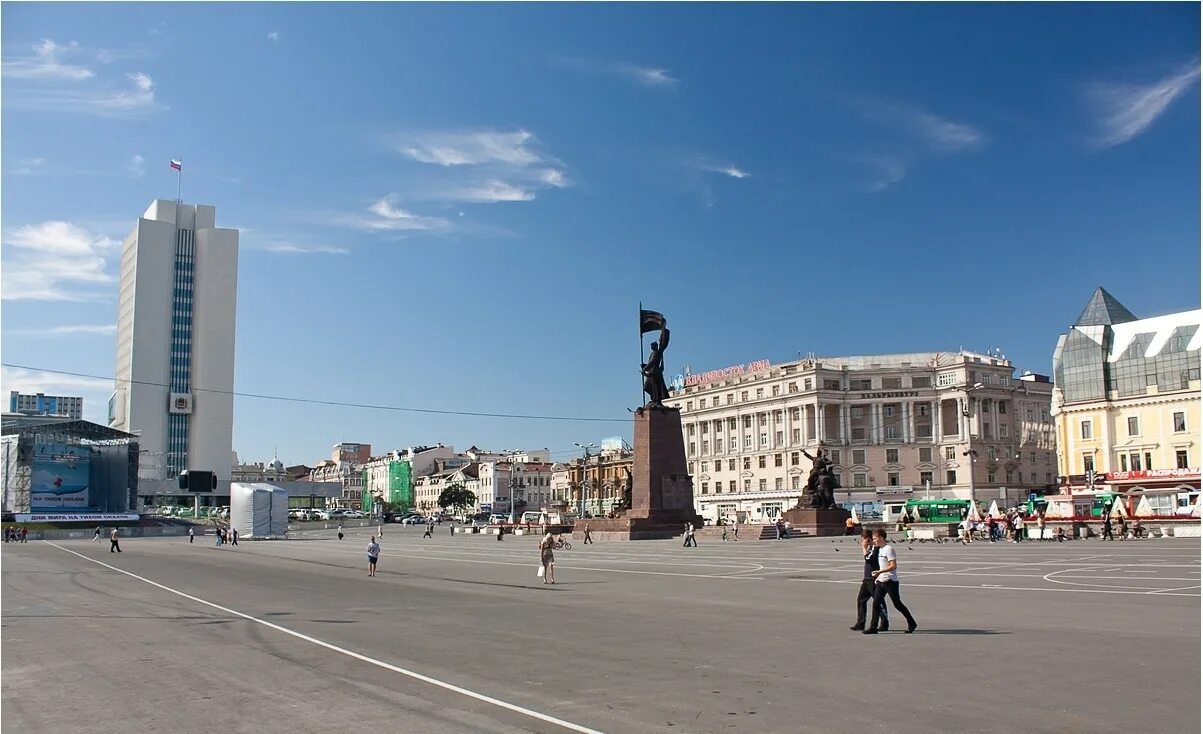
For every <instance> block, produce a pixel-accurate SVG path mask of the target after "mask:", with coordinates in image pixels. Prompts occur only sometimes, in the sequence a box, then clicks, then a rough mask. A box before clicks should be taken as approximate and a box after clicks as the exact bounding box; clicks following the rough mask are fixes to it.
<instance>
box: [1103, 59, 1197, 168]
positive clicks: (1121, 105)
mask: <svg viewBox="0 0 1203 734" xmlns="http://www.w3.org/2000/svg"><path fill="white" fill-rule="evenodd" d="M1198 81H1199V59H1192V60H1191V61H1189V62H1188V63H1186V64H1183V65H1182V66H1180V67H1178V68H1177V69H1175V70H1174V72H1173V73H1171V74H1170V75H1168V76H1165V77H1162V78H1161V79H1158V80H1156V81H1154V82H1150V83H1147V84H1127V83H1101V82H1096V83H1094V84H1090V85H1088V86H1087V87H1086V89H1085V95H1086V98H1087V101H1088V103H1089V104H1090V105H1091V107H1092V108H1093V110H1094V112H1095V114H1096V115H1097V118H1096V125H1097V127H1098V133H1097V135H1096V136H1095V138H1094V143H1095V144H1096V145H1097V146H1099V147H1102V148H1110V147H1113V146H1116V145H1120V144H1122V143H1126V142H1128V141H1129V140H1131V139H1132V138H1135V137H1136V136H1137V135H1140V134H1141V133H1143V132H1144V131H1145V130H1148V129H1149V127H1151V126H1152V125H1153V123H1154V122H1156V121H1157V118H1159V117H1161V115H1162V114H1163V113H1164V112H1165V111H1166V110H1167V109H1169V106H1170V105H1171V104H1173V103H1174V100H1176V99H1178V98H1179V97H1181V96H1182V94H1183V93H1184V92H1186V91H1187V90H1188V89H1190V88H1191V87H1193V86H1194V85H1195V84H1196V83H1197V82H1198Z"/></svg>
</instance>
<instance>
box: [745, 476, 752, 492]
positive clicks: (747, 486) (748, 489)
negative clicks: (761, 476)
mask: <svg viewBox="0 0 1203 734" xmlns="http://www.w3.org/2000/svg"><path fill="white" fill-rule="evenodd" d="M744 491H745V492H751V491H752V480H751V479H745V480H744Z"/></svg>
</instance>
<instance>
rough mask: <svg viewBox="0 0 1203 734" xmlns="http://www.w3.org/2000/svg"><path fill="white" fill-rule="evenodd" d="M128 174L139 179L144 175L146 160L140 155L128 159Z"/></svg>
mask: <svg viewBox="0 0 1203 734" xmlns="http://www.w3.org/2000/svg"><path fill="white" fill-rule="evenodd" d="M129 172H130V175H131V176H133V177H134V178H141V177H142V176H145V175H146V159H145V158H143V157H142V156H140V155H135V156H134V157H133V158H130V161H129Z"/></svg>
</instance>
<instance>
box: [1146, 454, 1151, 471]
mask: <svg viewBox="0 0 1203 734" xmlns="http://www.w3.org/2000/svg"><path fill="white" fill-rule="evenodd" d="M1145 471H1153V454H1151V453H1149V452H1148V451H1146V452H1145Z"/></svg>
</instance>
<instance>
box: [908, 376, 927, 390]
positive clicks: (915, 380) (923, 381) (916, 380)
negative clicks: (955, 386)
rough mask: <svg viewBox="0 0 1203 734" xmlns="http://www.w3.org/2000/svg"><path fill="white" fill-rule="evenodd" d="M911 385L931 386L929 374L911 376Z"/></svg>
mask: <svg viewBox="0 0 1203 734" xmlns="http://www.w3.org/2000/svg"><path fill="white" fill-rule="evenodd" d="M911 387H931V376H930V375H923V376H918V375H917V376H915V377H912V378H911Z"/></svg>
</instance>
